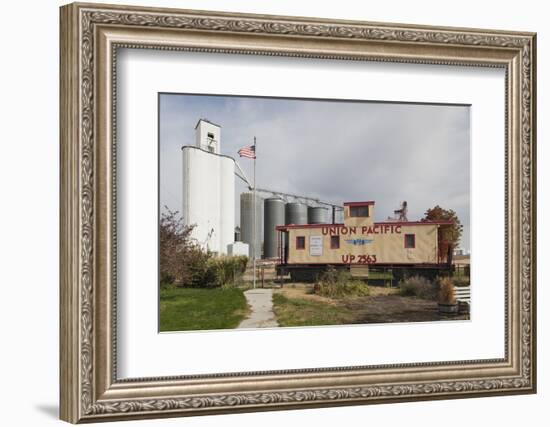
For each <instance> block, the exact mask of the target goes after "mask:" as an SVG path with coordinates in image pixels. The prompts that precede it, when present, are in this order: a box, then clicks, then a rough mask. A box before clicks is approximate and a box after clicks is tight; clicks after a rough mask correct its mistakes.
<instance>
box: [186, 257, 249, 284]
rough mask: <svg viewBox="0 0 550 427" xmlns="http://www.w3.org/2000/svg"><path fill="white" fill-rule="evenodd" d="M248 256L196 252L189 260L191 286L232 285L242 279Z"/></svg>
mask: <svg viewBox="0 0 550 427" xmlns="http://www.w3.org/2000/svg"><path fill="white" fill-rule="evenodd" d="M247 264H248V257H245V256H234V257H232V256H224V257H213V256H211V255H206V254H204V252H203V253H202V255H201V254H196V256H195V257H193V258H192V259H191V260H190V262H189V266H188V267H189V271H190V273H191V274H190V276H191V283H190V286H193V287H196V288H219V287H223V286H232V285H235V284H237V283H238V282H239V281H240V278H241V276H242V275H243V273H244V272H245V270H246V265H247Z"/></svg>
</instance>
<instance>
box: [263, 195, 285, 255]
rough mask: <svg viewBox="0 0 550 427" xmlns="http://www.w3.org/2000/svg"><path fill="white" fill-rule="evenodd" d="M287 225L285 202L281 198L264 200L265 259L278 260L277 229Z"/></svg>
mask: <svg viewBox="0 0 550 427" xmlns="http://www.w3.org/2000/svg"><path fill="white" fill-rule="evenodd" d="M284 224H285V202H284V201H283V199H281V198H279V197H270V198H268V199H265V200H264V258H276V257H277V255H278V253H277V246H278V242H277V230H276V229H275V227H277V226H278V225H284Z"/></svg>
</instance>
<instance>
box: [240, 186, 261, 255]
mask: <svg viewBox="0 0 550 427" xmlns="http://www.w3.org/2000/svg"><path fill="white" fill-rule="evenodd" d="M263 206H264V204H263V199H262V198H261V197H260V196H258V195H256V233H254V194H253V193H252V192H246V193H241V240H242V241H243V242H245V243H248V245H249V248H250V257H251V258H252V257H253V256H254V253H255V254H256V258H257V259H258V258H261V256H262V236H263V233H262V230H263V219H264V215H263ZM254 235H255V236H256V239H255V241H254Z"/></svg>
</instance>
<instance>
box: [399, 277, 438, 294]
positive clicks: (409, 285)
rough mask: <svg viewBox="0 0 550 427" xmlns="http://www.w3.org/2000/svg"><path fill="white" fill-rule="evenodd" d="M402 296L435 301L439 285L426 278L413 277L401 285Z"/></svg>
mask: <svg viewBox="0 0 550 427" xmlns="http://www.w3.org/2000/svg"><path fill="white" fill-rule="evenodd" d="M399 288H400V294H401V295H403V296H413V297H418V298H423V299H435V298H436V297H437V291H438V288H437V284H436V283H434V282H431V281H429V280H428V279H426V278H425V277H421V276H412V277H408V278H406V279H404V280H402V281H401V282H400V283H399Z"/></svg>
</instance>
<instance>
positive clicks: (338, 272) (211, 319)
mask: <svg viewBox="0 0 550 427" xmlns="http://www.w3.org/2000/svg"><path fill="white" fill-rule="evenodd" d="M470 108H471V106H470V105H466V104H435V103H433V104H432V103H414V102H410V103H409V102H407V103H405V102H391V101H387V102H386V101H370V100H353V99H351V100H350V99H313V98H307V99H303V98H281V97H259V96H239V95H220V94H188V93H159V94H158V124H159V129H158V150H159V189H158V194H159V206H158V215H159V231H158V232H159V248H158V254H159V268H158V279H159V283H158V286H159V331H160V332H177V331H179V332H184V331H197V330H203V331H204V330H220V329H254V328H281V327H312V326H329V325H331V326H334V325H361V324H383V323H396V322H402V323H410V322H439V321H453V320H461V321H467V320H469V318H470V317H469V316H470V304H471V303H472V302H471V300H470V294H471V293H470V287H471V283H470V157H471V150H470V133H471V129H470V113H471V112H470ZM476 285H477V283H474V284H473V286H476ZM474 303H475V301H474Z"/></svg>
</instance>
